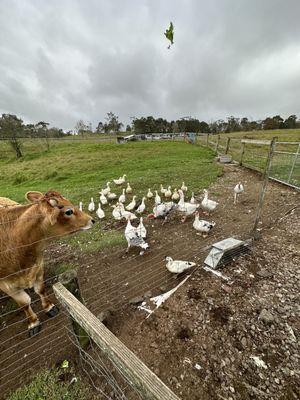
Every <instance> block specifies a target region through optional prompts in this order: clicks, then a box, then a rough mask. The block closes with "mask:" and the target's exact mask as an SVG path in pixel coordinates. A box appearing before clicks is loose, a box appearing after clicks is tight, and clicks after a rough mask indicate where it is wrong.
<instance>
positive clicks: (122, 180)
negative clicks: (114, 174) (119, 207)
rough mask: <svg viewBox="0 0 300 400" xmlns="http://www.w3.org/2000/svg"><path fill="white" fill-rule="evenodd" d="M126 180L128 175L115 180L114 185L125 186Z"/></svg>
mask: <svg viewBox="0 0 300 400" xmlns="http://www.w3.org/2000/svg"><path fill="white" fill-rule="evenodd" d="M125 178H126V174H124V175H123V176H120V178H118V179H113V181H114V183H115V184H116V185H123V183H125V180H126V179H125Z"/></svg>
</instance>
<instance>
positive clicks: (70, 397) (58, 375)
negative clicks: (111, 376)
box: [7, 368, 94, 400]
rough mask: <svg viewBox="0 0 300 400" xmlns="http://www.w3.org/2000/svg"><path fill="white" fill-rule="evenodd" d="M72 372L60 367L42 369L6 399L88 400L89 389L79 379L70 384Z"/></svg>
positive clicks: (89, 396) (91, 396)
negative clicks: (28, 382)
mask: <svg viewBox="0 0 300 400" xmlns="http://www.w3.org/2000/svg"><path fill="white" fill-rule="evenodd" d="M73 376H74V374H73V373H72V371H71V370H67V371H65V370H62V369H61V368H59V369H58V368H57V369H53V370H44V371H41V372H40V373H38V374H37V375H36V376H35V378H34V379H33V380H32V382H31V383H30V384H28V385H26V386H24V387H22V388H20V389H18V390H16V391H15V392H14V393H12V394H11V395H10V396H9V397H8V399H7V400H50V399H51V400H75V399H76V400H90V399H92V398H94V396H93V394H92V393H91V391H90V389H89V388H88V387H87V386H85V384H83V383H82V382H81V381H80V379H78V380H77V382H74V383H72V384H70V381H71V379H72V377H73Z"/></svg>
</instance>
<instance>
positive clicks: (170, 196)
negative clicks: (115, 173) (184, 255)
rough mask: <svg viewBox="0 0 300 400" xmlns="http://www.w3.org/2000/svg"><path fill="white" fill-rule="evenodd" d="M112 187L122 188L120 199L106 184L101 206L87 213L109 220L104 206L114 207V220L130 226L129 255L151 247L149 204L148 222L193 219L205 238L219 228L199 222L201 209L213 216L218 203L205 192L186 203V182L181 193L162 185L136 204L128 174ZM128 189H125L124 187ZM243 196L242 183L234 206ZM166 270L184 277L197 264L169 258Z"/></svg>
mask: <svg viewBox="0 0 300 400" xmlns="http://www.w3.org/2000/svg"><path fill="white" fill-rule="evenodd" d="M113 183H114V185H115V186H116V187H118V188H120V187H121V186H123V187H122V192H121V194H119V195H117V194H116V193H115V192H114V191H113V190H112V189H111V182H107V183H106V186H105V187H104V188H103V189H101V191H100V192H99V195H100V197H99V202H98V208H97V209H96V205H95V202H94V199H93V197H92V198H91V200H90V203H89V204H88V211H89V212H94V211H96V214H97V216H98V218H99V219H100V220H102V219H104V218H105V217H106V213H105V212H104V210H103V208H102V206H105V205H108V204H109V205H110V207H112V209H113V210H112V217H113V218H114V219H115V220H116V221H121V220H125V221H127V225H126V228H125V232H124V235H125V238H126V241H127V244H128V247H127V250H126V252H128V251H129V249H130V247H138V248H140V249H141V251H140V254H143V253H144V252H145V250H147V249H148V248H149V244H148V243H147V242H146V239H147V230H146V228H145V225H144V223H143V216H142V214H144V213H146V211H147V207H149V206H148V205H146V202H147V204H149V201H150V202H152V201H154V203H152V206H151V208H152V213H150V214H148V215H147V217H146V218H147V219H150V218H155V219H162V221H163V222H162V223H163V224H165V223H166V221H167V220H168V218H169V217H170V215H171V214H172V213H173V212H176V213H177V214H180V215H181V217H182V219H181V221H182V222H185V221H186V220H187V218H188V217H190V216H194V221H193V224H192V226H193V228H194V229H195V230H196V231H197V234H198V235H202V236H203V237H206V236H207V235H208V234H209V232H210V231H211V230H212V229H213V228H214V226H215V225H216V224H215V222H214V221H207V220H204V219H200V212H199V209H202V213H203V214H205V215H207V216H210V215H211V213H213V212H214V211H215V210H216V208H217V207H218V204H219V203H218V202H216V201H214V200H212V199H209V197H208V191H207V190H206V189H204V191H203V192H204V197H203V199H202V201H201V202H200V201H198V200H197V199H196V198H195V196H194V193H193V192H192V195H191V198H190V199H189V200H186V194H187V191H188V188H187V186H186V185H185V183H184V182H182V185H181V187H180V189H177V188H176V189H174V190H172V188H171V186H167V187H166V188H164V187H163V185H160V190H151V189H150V188H149V189H148V191H147V193H146V194H145V196H143V197H142V199H141V200H137V196H136V195H133V189H132V187H131V185H130V183H129V182H126V174H124V175H123V176H121V177H119V178H118V179H113ZM124 186H125V187H124ZM243 192H244V186H243V184H242V183H241V182H239V183H238V184H237V185H236V186H235V187H234V188H233V193H234V204H236V203H237V201H238V196H239V195H240V194H241V193H243ZM129 197H131V200H130V202H129V203H128V204H127V205H125V204H126V202H127V201H128V198H129ZM113 201H116V203H115V204H112V202H113ZM79 209H80V210H81V211H82V210H83V203H82V202H80V203H79ZM136 214H138V215H139V224H138V225H137V226H134V225H133V224H132V221H134V220H136V219H138V216H137V215H136ZM166 266H167V269H168V270H169V271H170V272H174V273H181V272H182V271H183V270H185V269H188V268H191V267H192V266H194V263H191V262H188V261H181V260H172V259H171V258H170V257H167V265H166Z"/></svg>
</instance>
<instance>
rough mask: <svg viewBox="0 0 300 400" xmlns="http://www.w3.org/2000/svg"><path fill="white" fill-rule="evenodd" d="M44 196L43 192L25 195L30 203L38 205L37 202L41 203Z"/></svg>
mask: <svg viewBox="0 0 300 400" xmlns="http://www.w3.org/2000/svg"><path fill="white" fill-rule="evenodd" d="M43 196H44V195H43V193H41V192H27V193H26V194H25V199H26V200H28V201H29V202H30V203H36V202H37V201H40V200H41V199H42V197H43Z"/></svg>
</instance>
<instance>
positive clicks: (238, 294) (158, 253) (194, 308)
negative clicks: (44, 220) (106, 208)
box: [0, 165, 300, 400]
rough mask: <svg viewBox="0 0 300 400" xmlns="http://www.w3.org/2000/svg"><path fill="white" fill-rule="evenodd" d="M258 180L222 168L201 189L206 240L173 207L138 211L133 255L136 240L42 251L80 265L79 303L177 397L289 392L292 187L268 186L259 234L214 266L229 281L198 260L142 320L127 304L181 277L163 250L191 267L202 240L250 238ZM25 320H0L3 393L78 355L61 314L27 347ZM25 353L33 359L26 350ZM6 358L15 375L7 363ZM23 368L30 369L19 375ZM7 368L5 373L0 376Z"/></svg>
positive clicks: (295, 241)
mask: <svg viewBox="0 0 300 400" xmlns="http://www.w3.org/2000/svg"><path fill="white" fill-rule="evenodd" d="M186 181H187V182H188V179H186ZM239 181H241V182H243V184H244V186H245V193H244V194H243V195H242V196H241V198H240V200H239V202H238V204H237V205H236V206H234V205H233V191H232V188H233V187H234V186H235V184H236V183H237V182H239ZM260 187H261V177H260V176H259V175H258V174H256V173H254V172H250V171H249V170H246V169H241V168H238V167H236V166H233V165H228V166H226V167H225V168H224V174H223V176H221V177H220V178H219V179H218V180H217V181H216V183H215V184H214V185H213V186H212V187H211V188H210V191H209V193H210V197H211V198H213V199H216V200H218V201H219V203H220V204H219V207H218V208H217V210H216V211H215V212H214V214H213V215H212V216H211V217H210V219H212V220H214V221H215V222H216V226H215V228H214V230H213V231H212V232H211V234H210V235H209V237H207V238H206V239H203V238H202V237H201V236H199V235H197V234H196V232H195V230H194V229H193V228H192V220H189V221H187V222H186V223H184V224H182V223H181V222H180V218H179V217H178V216H173V217H172V218H171V221H170V222H169V223H167V224H165V225H164V226H162V225H161V221H153V220H148V221H146V223H145V225H146V227H147V230H148V237H149V239H148V243H149V244H150V250H149V251H147V252H146V253H145V254H144V255H143V256H140V255H139V254H138V251H137V250H135V249H132V250H130V252H129V254H125V248H109V249H106V250H103V251H101V252H99V253H98V254H96V255H95V254H89V255H82V254H79V253H77V252H74V249H71V248H69V247H68V246H64V247H58V246H57V245H53V246H51V248H50V249H49V250H48V251H47V259H48V262H47V270H49V269H51V268H52V267H55V266H56V265H58V263H59V262H61V260H63V261H64V262H65V261H68V262H72V263H77V264H79V265H81V268H80V269H79V272H78V280H79V284H80V289H81V293H82V296H83V298H84V300H85V302H86V305H87V307H88V308H89V309H90V310H91V311H92V312H93V313H95V315H99V314H100V313H101V312H103V311H107V310H109V312H110V315H109V317H108V318H107V319H106V321H105V323H106V324H107V326H108V327H109V328H110V329H111V330H112V331H113V332H114V333H115V334H116V335H117V336H118V337H119V338H120V339H121V340H122V341H123V342H124V343H125V344H126V345H127V346H128V347H129V348H130V349H131V350H133V351H134V353H135V354H136V355H137V356H139V357H140V358H141V359H142V360H143V361H144V362H145V363H146V364H147V365H148V366H149V367H150V368H151V369H152V370H153V371H154V372H155V373H156V374H157V375H158V376H159V377H160V378H161V379H162V380H163V381H164V382H165V383H166V384H167V385H168V386H170V388H172V390H174V392H175V393H177V394H178V395H179V396H180V397H181V398H182V399H189V400H194V399H204V400H206V399H227V400H230V399H243V400H246V399H253V398H254V399H255V398H262V399H264V398H270V399H282V400H283V399H296V398H299V396H300V393H299V391H298V392H297V390H299V389H298V386H299V385H298V384H297V379H298V378H299V358H298V357H299V353H298V351H297V350H298V349H297V341H295V337H296V338H297V335H298V334H299V328H300V326H299V319H298V316H297V307H299V299H298V292H299V286H298V285H299V255H300V252H299V248H300V246H299V209H294V207H295V206H296V205H297V204H299V194H296V193H295V192H294V191H292V190H289V189H287V188H284V187H283V186H281V185H278V184H275V183H270V184H269V186H268V190H267V193H266V202H265V205H264V208H263V214H262V224H260V225H259V226H260V231H261V234H262V237H261V239H260V240H258V241H255V243H254V246H253V247H252V251H251V253H250V254H247V255H244V256H241V257H239V258H237V259H236V260H235V261H234V262H233V263H231V264H230V265H227V266H225V267H224V268H223V270H222V273H224V275H226V276H228V277H230V280H231V281H232V282H233V283H232V284H231V285H228V284H227V283H226V282H224V281H222V279H220V278H218V277H216V276H215V275H212V274H211V273H209V272H206V271H204V270H203V269H202V268H198V269H197V270H196V271H195V272H194V274H193V275H192V276H191V277H190V278H189V279H188V281H187V282H186V283H185V284H184V285H183V286H182V287H181V288H180V289H178V291H177V292H176V293H175V294H174V295H173V296H172V297H171V298H170V299H169V300H168V301H167V302H166V303H164V305H162V306H161V307H160V308H159V309H157V310H156V311H155V312H154V313H153V314H152V315H151V316H150V318H148V319H147V320H145V316H146V314H145V312H143V311H140V310H138V309H137V305H138V303H139V302H140V301H142V299H143V298H149V297H151V296H153V295H157V294H160V293H162V292H165V291H167V290H168V289H170V288H172V287H174V286H176V285H177V284H178V283H179V282H180V281H181V279H182V277H176V276H174V275H172V274H171V273H169V272H168V271H167V270H166V268H165V261H164V257H165V256H171V257H173V258H175V259H185V260H189V261H196V262H197V263H198V264H199V265H201V264H202V262H203V260H204V259H205V257H206V255H207V253H208V249H209V246H210V245H211V244H212V243H214V242H216V241H219V240H222V239H224V238H227V237H236V238H241V239H246V238H248V237H249V233H250V231H251V229H252V226H253V223H254V218H255V213H256V208H257V203H258V197H259V191H260ZM201 195H202V194H200V193H198V196H201ZM199 198H200V197H199ZM206 218H207V217H206ZM111 228H112V227H111V226H110V227H107V229H111ZM114 228H118V229H123V226H122V227H120V226H119V225H116V226H115V227H114ZM58 260H59V261H58ZM297 279H298V280H297ZM23 319H24V317H23V314H22V313H20V312H19V313H13V314H10V315H9V316H8V317H4V318H2V322H1V323H2V324H1V326H0V329H1V330H0V353H1V355H0V365H1V367H2V365H4V366H5V368H6V369H5V371H3V370H2V371H1V375H0V379H1V377H2V379H1V381H0V382H1V385H5V386H4V387H5V390H7V389H8V388H15V387H16V386H18V385H19V384H20V381H23V382H25V381H26V380H28V379H29V377H30V374H32V371H33V370H34V369H37V368H40V367H41V366H46V365H47V366H48V365H50V364H51V363H56V362H58V361H60V360H62V359H64V358H68V359H70V358H72V357H75V354H76V353H75V349H74V348H73V346H72V345H71V344H70V343H68V342H67V336H66V333H65V331H64V330H63V329H62V330H61V331H60V328H62V325H67V324H68V323H69V322H68V319H67V317H66V316H65V315H64V314H63V313H61V314H60V315H59V316H58V317H56V318H54V319H53V320H46V319H45V325H46V326H47V329H43V330H42V332H41V333H40V334H39V335H38V336H37V337H36V338H34V339H30V341H32V342H31V343H30V345H31V346H32V345H33V344H34V346H32V349H31V351H30V349H29V350H28V345H29V343H28V339H26V336H25V334H26V325H25V322H24V321H22V320H23ZM11 324H13V325H11ZM8 325H9V328H7V329H4V328H5V327H6V326H8ZM58 330H59V331H58ZM22 332H23V333H22ZM55 332H57V333H55ZM58 332H60V333H58ZM50 334H51V337H49V335H50ZM16 335H17V336H16ZM59 335H60V336H59ZM25 339H26V340H27V341H25ZM62 343H67V344H64V345H60V344H62ZM33 351H34V352H37V355H39V354H40V355H41V356H40V357H39V356H38V357H37V356H36V354H35V359H31V358H30V357H31V354H32V352H33ZM252 356H257V357H259V358H260V359H262V360H263V361H264V362H265V364H266V365H265V366H266V368H264V367H258V366H256V364H255V362H254V359H253V358H251V357H252ZM7 357H10V359H9V363H8V361H7ZM16 364H17V367H18V370H20V371H21V372H22V373H23V376H22V379H21V378H19V379H17V378H18V375H19V374H15V373H13V372H12V371H14V368H15V367H16ZM195 365H197V367H195ZM25 367H26V368H30V369H29V370H28V372H27V373H25V374H24V368H25ZM197 368H198V369H197ZM25 372H26V371H25ZM8 373H11V376H15V379H11V381H10V382H9V383H7V378H6V377H5V376H6V375H7V374H8ZM11 376H10V377H9V378H11ZM0 397H1V396H0Z"/></svg>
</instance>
